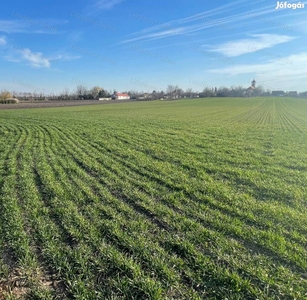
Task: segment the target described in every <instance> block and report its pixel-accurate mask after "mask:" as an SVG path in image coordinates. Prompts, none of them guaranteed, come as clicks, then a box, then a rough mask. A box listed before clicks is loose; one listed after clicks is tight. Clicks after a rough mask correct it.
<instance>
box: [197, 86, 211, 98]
mask: <svg viewBox="0 0 307 300" xmlns="http://www.w3.org/2000/svg"><path fill="white" fill-rule="evenodd" d="M213 96H215V93H214V91H213V90H212V88H208V87H207V88H205V89H204V90H203V91H202V92H201V93H199V97H213Z"/></svg>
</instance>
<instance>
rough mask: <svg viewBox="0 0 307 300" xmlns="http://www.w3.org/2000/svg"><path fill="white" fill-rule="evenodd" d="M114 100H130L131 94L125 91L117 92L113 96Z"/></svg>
mask: <svg viewBox="0 0 307 300" xmlns="http://www.w3.org/2000/svg"><path fill="white" fill-rule="evenodd" d="M112 99H114V100H128V99H130V96H129V95H128V94H125V93H115V94H114V96H113V97H112Z"/></svg>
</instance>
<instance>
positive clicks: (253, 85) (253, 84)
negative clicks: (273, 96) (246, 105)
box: [252, 79, 256, 88]
mask: <svg viewBox="0 0 307 300" xmlns="http://www.w3.org/2000/svg"><path fill="white" fill-rule="evenodd" d="M252 87H253V88H255V87H256V80H255V79H254V80H253V81H252Z"/></svg>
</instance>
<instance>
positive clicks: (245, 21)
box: [121, 0, 304, 44]
mask: <svg viewBox="0 0 307 300" xmlns="http://www.w3.org/2000/svg"><path fill="white" fill-rule="evenodd" d="M264 1H265V0H260V1H257V6H254V8H252V5H253V4H252V3H251V2H250V1H247V0H238V1H234V2H231V3H228V4H225V5H222V6H220V7H218V8H215V9H212V10H208V11H205V12H201V13H198V14H195V15H191V16H189V17H185V18H182V19H176V20H171V21H169V22H165V23H162V24H158V25H155V26H151V27H148V28H145V29H143V30H140V31H137V32H134V33H132V34H130V35H128V36H127V37H126V39H125V40H123V41H122V42H121V44H125V43H131V42H148V41H153V40H157V39H165V38H171V37H174V36H179V35H184V36H185V35H188V34H192V33H193V34H195V33H200V32H202V31H204V30H207V29H214V30H220V31H223V32H227V33H228V34H229V33H230V32H233V31H234V29H238V31H240V28H243V29H244V30H246V29H245V27H244V26H245V25H248V26H251V24H257V23H260V22H261V24H262V25H264V26H267V25H269V26H270V27H272V28H283V29H287V31H292V32H293V28H291V27H290V26H289V25H287V26H286V25H285V23H284V22H276V21H272V19H276V18H284V17H285V16H286V17H287V18H288V22H287V24H291V22H292V21H295V20H294V17H293V18H292V19H291V20H289V13H288V12H287V11H285V10H284V11H277V10H276V9H275V7H274V5H272V4H270V5H267V6H263V7H260V6H259V2H264ZM242 7H246V9H245V11H244V12H240V13H237V9H240V10H241V11H242ZM232 12H233V13H232ZM299 14H304V12H297V13H296V17H297V16H298V15H299ZM132 17H133V16H132ZM136 17H137V16H136ZM141 20H144V21H145V22H146V20H148V18H146V17H145V16H142V19H141ZM289 21H290V22H289Z"/></svg>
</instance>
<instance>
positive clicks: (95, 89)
mask: <svg viewBox="0 0 307 300" xmlns="http://www.w3.org/2000/svg"><path fill="white" fill-rule="evenodd" d="M102 90H103V88H101V87H99V86H94V87H93V88H92V89H91V91H90V94H91V95H92V96H93V98H94V99H96V98H97V96H98V95H99V93H100V92H101V91H102Z"/></svg>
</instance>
